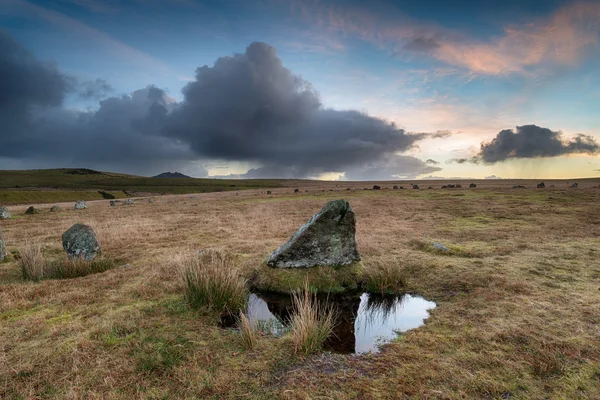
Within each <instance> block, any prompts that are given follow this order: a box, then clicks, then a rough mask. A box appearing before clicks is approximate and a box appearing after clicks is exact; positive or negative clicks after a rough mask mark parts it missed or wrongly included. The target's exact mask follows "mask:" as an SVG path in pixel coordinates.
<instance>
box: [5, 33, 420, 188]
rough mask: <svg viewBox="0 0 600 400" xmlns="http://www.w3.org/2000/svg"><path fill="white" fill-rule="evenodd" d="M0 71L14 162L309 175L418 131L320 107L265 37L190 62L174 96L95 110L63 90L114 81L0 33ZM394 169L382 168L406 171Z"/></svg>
mask: <svg viewBox="0 0 600 400" xmlns="http://www.w3.org/2000/svg"><path fill="white" fill-rule="evenodd" d="M0 73H1V74H0V77H1V78H0V79H1V83H2V85H1V87H2V92H0V122H1V123H2V127H3V129H2V132H1V133H0V139H1V140H2V143H3V146H2V147H1V148H0V158H2V159H3V160H12V161H13V164H14V161H15V160H29V161H30V162H31V163H32V164H35V165H36V166H57V165H61V166H71V165H82V166H89V167H95V168H104V169H117V168H118V169H126V170H127V171H132V172H137V173H143V172H146V173H154V172H160V170H161V169H166V170H174V169H176V170H184V171H190V170H189V169H186V168H185V167H186V166H188V165H193V166H194V169H195V170H196V171H198V172H197V173H196V174H195V175H196V176H199V175H203V174H206V170H205V169H204V168H203V167H202V166H201V165H200V164H199V162H200V161H202V160H204V161H208V160H221V161H242V162H247V163H250V164H253V165H256V166H257V167H256V168H254V169H252V170H250V171H248V173H247V174H246V175H245V176H246V177H314V176H317V175H319V174H321V173H327V172H340V171H342V172H344V171H347V170H349V169H350V168H363V167H365V166H366V165H371V163H373V162H375V161H377V160H381V159H386V160H387V159H390V157H391V155H393V154H395V153H397V152H402V151H404V150H407V149H409V148H411V147H412V146H413V145H414V144H415V142H417V141H418V140H420V139H422V138H425V137H426V136H427V134H408V133H406V132H405V131H404V130H403V129H399V128H397V127H396V126H395V125H394V124H392V123H388V122H386V121H384V120H381V119H378V118H374V117H370V116H368V115H366V114H364V113H360V112H358V111H352V110H346V111H337V110H332V109H327V108H324V107H323V106H322V104H321V102H320V101H319V97H318V95H317V93H316V91H315V90H314V89H313V88H312V86H311V85H310V83H309V82H307V81H305V80H303V79H301V78H300V77H298V76H296V75H294V74H293V73H292V72H291V71H290V70H289V69H287V68H285V67H283V65H282V62H281V60H280V59H279V58H278V57H277V54H276V50H275V49H274V48H273V47H271V46H269V45H267V44H264V43H253V44H251V45H250V46H249V47H248V48H247V50H246V52H245V53H244V54H236V55H234V56H232V57H223V58H219V59H218V60H217V61H216V62H215V63H214V65H213V66H212V67H209V66H204V67H201V68H198V69H197V70H196V78H195V80H194V81H192V82H190V83H189V84H188V85H187V86H186V87H185V88H184V89H183V95H184V100H183V101H182V102H181V103H176V102H175V101H174V100H173V99H171V98H170V97H169V96H168V95H167V94H166V93H165V92H164V91H163V90H161V89H159V88H156V87H154V86H152V85H151V86H148V87H147V88H145V89H140V90H137V91H135V92H133V93H132V94H131V95H130V96H121V97H110V98H106V99H104V100H101V101H100V102H99V108H98V109H97V110H95V111H88V112H81V111H75V110H70V109H66V108H64V107H62V103H63V100H64V99H65V98H66V97H67V96H74V97H79V98H81V97H84V98H87V99H90V98H98V97H102V96H103V95H105V94H106V92H109V91H111V90H112V88H111V87H110V85H108V84H107V83H106V82H105V81H103V80H101V79H98V80H96V81H93V82H83V83H78V82H77V80H76V79H74V78H72V77H68V76H65V75H64V74H61V73H60V72H59V71H58V70H57V69H56V68H55V67H54V66H52V65H48V64H44V63H42V62H40V61H38V60H36V59H35V57H33V56H32V55H31V54H29V53H28V52H27V51H26V50H25V49H23V48H22V47H21V46H20V45H19V44H18V43H16V42H15V41H13V40H12V39H11V38H10V37H9V36H8V35H6V34H4V33H0ZM6 164H9V163H6ZM400 167H401V164H394V165H393V166H391V167H390V168H394V169H393V173H403V171H401V170H400V169H399V168H400ZM407 168H413V166H407ZM428 168H430V167H428ZM390 171H391V170H390ZM411 171H413V170H409V171H408V172H406V173H409V174H412V173H413V172H411Z"/></svg>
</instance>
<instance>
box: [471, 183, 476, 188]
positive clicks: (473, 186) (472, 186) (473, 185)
mask: <svg viewBox="0 0 600 400" xmlns="http://www.w3.org/2000/svg"><path fill="white" fill-rule="evenodd" d="M469 187H470V188H471V189H475V188H476V187H477V185H476V184H474V183H471V184H470V185H469Z"/></svg>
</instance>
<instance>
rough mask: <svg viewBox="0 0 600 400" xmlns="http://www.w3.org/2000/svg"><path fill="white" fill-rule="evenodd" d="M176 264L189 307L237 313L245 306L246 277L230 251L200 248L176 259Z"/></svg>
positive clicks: (246, 298) (246, 293)
mask: <svg viewBox="0 0 600 400" xmlns="http://www.w3.org/2000/svg"><path fill="white" fill-rule="evenodd" d="M177 268H178V270H179V274H180V276H181V279H182V280H183V284H184V290H185V297H186V299H187V302H188V304H189V305H190V306H191V307H192V308H197V309H204V310H206V311H216V312H218V313H221V312H228V313H230V314H237V312H238V311H239V310H241V309H243V308H244V307H245V306H246V304H247V301H248V290H247V289H246V281H245V279H244V278H243V277H242V275H241V274H240V270H239V269H238V268H237V267H236V262H235V257H234V256H233V255H232V254H231V253H229V252H226V251H220V250H204V251H202V253H200V254H196V255H188V256H187V257H183V258H182V259H180V260H178V262H177Z"/></svg>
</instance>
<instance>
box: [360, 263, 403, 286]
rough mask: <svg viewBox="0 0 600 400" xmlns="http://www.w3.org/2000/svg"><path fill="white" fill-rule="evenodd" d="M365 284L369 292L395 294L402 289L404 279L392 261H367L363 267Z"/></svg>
mask: <svg viewBox="0 0 600 400" xmlns="http://www.w3.org/2000/svg"><path fill="white" fill-rule="evenodd" d="M365 286H366V288H367V290H368V291H369V292H371V293H377V294H396V293H400V292H402V291H404V289H405V287H406V279H405V278H404V275H403V274H402V272H401V271H400V268H398V265H396V264H394V263H389V262H388V263H384V262H381V261H377V262H372V263H369V265H368V266H367V267H366V268H365Z"/></svg>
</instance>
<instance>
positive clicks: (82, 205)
mask: <svg viewBox="0 0 600 400" xmlns="http://www.w3.org/2000/svg"><path fill="white" fill-rule="evenodd" d="M86 208H87V203H86V202H85V201H83V200H77V203H75V207H73V209H74V210H84V209H86Z"/></svg>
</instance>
